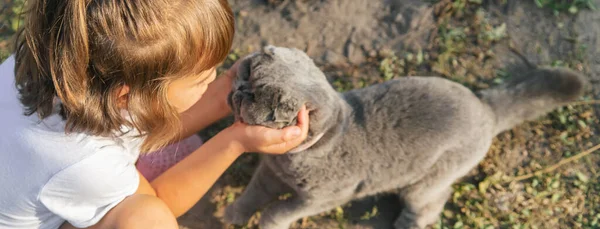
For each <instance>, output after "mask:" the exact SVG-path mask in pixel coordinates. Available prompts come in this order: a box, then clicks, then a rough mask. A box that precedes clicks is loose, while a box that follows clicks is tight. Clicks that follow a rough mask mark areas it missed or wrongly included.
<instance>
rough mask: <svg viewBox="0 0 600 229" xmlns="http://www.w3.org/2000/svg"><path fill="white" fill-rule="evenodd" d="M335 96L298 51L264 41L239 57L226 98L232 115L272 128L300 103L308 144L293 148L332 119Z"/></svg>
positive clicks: (311, 139)
mask: <svg viewBox="0 0 600 229" xmlns="http://www.w3.org/2000/svg"><path fill="white" fill-rule="evenodd" d="M337 99H339V97H338V96H337V93H336V92H335V90H334V89H333V88H332V87H331V85H330V84H329V82H328V81H327V79H326V77H325V75H324V74H323V72H322V71H321V70H320V69H319V68H317V66H315V64H314V62H313V61H312V60H311V59H310V58H309V57H308V56H307V55H306V54H305V53H304V52H302V51H300V50H297V49H289V48H280V47H274V46H267V47H265V48H264V49H263V51H262V52H260V53H256V54H253V55H251V56H249V57H247V58H245V59H244V60H242V61H241V63H240V65H239V69H238V74H237V78H236V79H235V80H234V82H233V87H232V91H231V93H230V94H229V98H228V102H229V105H230V106H231V108H232V110H233V114H234V116H235V118H236V120H241V121H243V122H244V123H247V124H250V125H262V126H267V127H270V128H278V129H280V128H283V127H287V126H291V125H295V124H296V122H297V120H296V119H297V114H298V112H299V110H300V108H301V107H302V105H306V107H307V109H308V110H309V111H310V113H309V116H310V122H309V136H308V138H307V140H306V142H305V143H307V144H309V145H308V146H307V145H303V146H301V147H299V148H297V150H295V151H298V149H300V150H302V149H305V148H308V147H310V145H312V144H314V143H315V142H316V141H317V140H318V138H320V136H322V134H324V132H325V131H326V130H327V128H328V127H330V126H331V122H332V121H333V122H335V118H336V117H333V116H334V115H335V111H336V109H339V107H336V106H337V105H336V104H338V103H336V102H335V101H336V100H337Z"/></svg>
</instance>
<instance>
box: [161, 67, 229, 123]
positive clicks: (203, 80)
mask: <svg viewBox="0 0 600 229" xmlns="http://www.w3.org/2000/svg"><path fill="white" fill-rule="evenodd" d="M216 76H217V72H216V69H215V68H211V69H209V70H206V71H204V72H202V73H200V75H196V76H190V77H183V78H179V79H176V80H173V81H171V83H170V84H169V87H168V89H167V100H168V101H169V103H170V104H171V106H174V107H175V109H176V110H177V112H179V113H182V112H184V111H186V110H187V109H189V108H190V107H192V105H194V104H195V103H196V102H198V100H200V98H201V97H202V95H203V94H204V92H206V88H207V87H208V84H210V83H211V82H212V81H214V80H215V78H216Z"/></svg>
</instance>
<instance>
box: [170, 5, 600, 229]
mask: <svg viewBox="0 0 600 229" xmlns="http://www.w3.org/2000/svg"><path fill="white" fill-rule="evenodd" d="M454 2H456V1H454ZM230 3H231V5H232V8H233V10H234V12H235V15H236V23H237V27H236V28H237V30H236V38H235V41H234V48H236V49H237V52H238V53H239V54H240V55H244V54H246V53H250V52H253V51H256V50H258V49H259V48H260V47H262V46H264V45H277V46H286V47H294V48H298V49H301V50H304V51H306V52H307V53H308V54H309V56H311V57H312V58H313V59H314V60H315V62H316V63H317V65H319V66H321V67H322V69H323V70H324V71H325V72H326V73H327V75H328V77H329V78H330V80H331V82H332V83H333V84H334V85H336V82H338V81H345V83H347V84H350V86H349V88H356V87H361V86H365V85H368V84H371V83H376V82H381V81H382V76H381V73H380V70H381V69H380V68H381V66H380V61H381V60H382V59H384V58H386V57H389V56H390V55H392V56H393V55H396V56H405V55H407V54H410V53H416V52H426V53H427V54H429V56H430V61H429V62H426V63H423V64H419V66H417V67H415V68H414V70H408V71H404V73H408V74H410V73H412V74H420V75H435V76H442V77H449V78H453V79H454V78H456V75H459V73H461V71H458V72H457V71H454V72H450V73H448V72H445V71H443V70H439V68H437V69H436V68H435V67H434V66H435V63H434V62H435V61H436V60H435V55H436V54H439V53H440V52H441V51H440V50H441V49H440V48H439V45H438V44H435V43H436V38H438V37H439V36H440V35H439V33H440V29H439V28H440V21H441V20H443V18H444V16H443V14H444V13H443V11H444V7H446V8H447V7H448V5H451V6H450V7H453V6H452V2H451V1H438V2H435V3H431V2H426V1H418V0H282V1H275V0H271V1H265V0H262V1H261V0H231V1H230ZM596 5H599V6H600V1H596ZM478 7H479V8H480V9H483V13H484V17H485V20H487V21H488V22H489V24H490V25H495V26H498V25H501V24H503V23H504V24H505V26H506V28H505V29H506V34H507V35H508V36H506V38H504V39H502V40H499V41H497V42H493V43H492V44H490V45H488V49H489V50H490V52H491V53H493V55H491V57H489V58H488V57H486V58H483V59H482V58H473V57H472V56H473V55H472V56H471V57H465V58H463V59H460V58H459V61H460V62H470V64H474V65H479V67H478V68H468V67H466V68H467V69H468V70H467V71H462V73H463V75H474V77H475V78H476V79H475V80H474V82H475V83H473V81H471V83H472V84H471V86H473V85H475V86H473V88H474V89H477V88H481V87H487V86H486V85H485V84H484V85H483V86H481V84H478V82H487V81H486V80H489V79H494V78H495V77H497V73H498V72H497V71H498V69H510V66H513V65H515V64H516V65H522V64H526V62H528V63H529V64H533V65H557V64H556V63H557V62H558V63H559V64H560V63H572V65H570V67H572V68H575V69H577V70H579V71H582V72H584V73H586V74H587V75H588V76H589V78H590V81H591V85H592V86H591V87H590V92H589V93H588V94H589V95H590V96H597V95H598V94H599V93H598V90H600V84H599V83H600V82H599V80H600V38H599V35H600V13H597V12H594V11H591V10H588V11H583V10H582V11H580V12H579V13H577V14H576V15H570V14H568V13H561V14H559V15H556V14H555V13H554V12H553V11H552V10H550V9H542V8H539V7H537V6H536V5H535V4H534V3H533V1H518V0H508V1H506V2H501V1H484V2H483V3H481V5H480V6H478ZM465 18H466V16H464V17H461V16H458V17H456V16H452V19H450V23H456V24H460V23H461V20H466V19H465ZM467 23H469V22H467ZM469 45H471V46H477V45H478V44H476V43H471V44H469ZM524 59H525V60H524ZM438 61H439V59H438ZM461 64H463V65H468V64H465V63H461ZM408 68H410V67H408ZM405 70H406V69H405ZM457 73H458V74H457ZM465 73H466V74H465ZM459 81H460V80H459ZM467 81H468V80H467ZM338 85H340V84H338ZM342 85H343V84H342ZM357 85H358V86H357ZM341 90H343V89H341ZM547 119H550V120H551V119H552V117H549V118H547ZM546 121H548V120H546ZM550 122H551V121H550ZM224 123H227V121H225V122H224ZM546 124H547V123H546ZM221 126H223V124H221ZM218 129H219V127H216V129H215V130H218ZM537 129H541V130H542V131H545V130H546V129H548V125H546V126H544V124H543V120H542V121H540V122H537V123H528V124H524V125H523V126H521V127H519V128H516V129H515V130H513V131H510V132H507V133H504V134H502V135H500V136H499V137H498V139H497V140H496V143H495V145H494V147H492V149H491V150H490V156H488V158H486V160H485V161H483V162H482V164H481V166H480V167H479V168H476V169H474V170H473V172H472V173H471V174H470V175H469V176H468V177H467V178H465V181H471V182H475V183H477V181H481V180H483V179H484V178H485V177H487V176H488V175H490V173H491V172H492V171H493V172H498V171H500V172H502V173H506V174H512V173H515V171H518V170H520V169H519V168H520V167H527V166H531V163H539V164H541V165H548V164H552V163H554V162H556V161H558V160H560V159H561V157H562V154H560V153H558V154H552V153H549V151H551V150H556V149H552V148H551V147H552V141H551V140H548V139H551V138H552V137H553V136H552V135H553V134H560V131H558V132H554V133H553V132H552V131H550V132H551V133H547V134H543V135H540V134H536V132H535V130H537ZM215 130H213V133H214V131H215ZM590 132H591V133H590V134H591V135H593V132H595V127H594V128H592V129H591V130H590ZM209 136H210V134H208V135H207V136H205V137H209ZM536 141H537V142H536ZM582 141H583V142H582V143H581V144H580V145H578V147H580V148H585V147H586V146H589V145H590V144H591V142H596V141H597V140H596V138H593V137H590V138H586V139H584V140H582ZM558 149H559V150H561V149H563V148H561V146H559V147H558ZM240 161H241V162H238V163H236V165H237V168H233V169H230V171H228V173H227V174H225V175H224V176H223V177H222V179H221V180H220V182H219V183H218V184H217V185H215V187H214V188H213V189H212V190H213V191H212V192H211V194H210V195H207V196H206V197H205V198H204V199H203V200H202V201H201V202H200V203H199V204H198V205H197V206H196V207H195V208H194V209H193V210H192V211H190V212H189V213H188V214H187V215H185V216H183V217H182V218H181V220H180V222H181V224H182V225H183V226H182V228H232V226H230V225H225V224H223V223H222V221H221V217H222V214H223V209H224V207H225V205H226V204H227V202H230V201H231V200H232V199H233V198H235V195H238V194H239V193H240V192H241V191H242V190H243V186H244V185H245V184H246V183H247V182H248V180H249V178H250V176H251V172H252V171H253V168H254V166H255V165H256V164H257V162H258V159H257V158H256V157H255V156H246V157H244V158H241V159H240ZM591 161H593V162H592V163H591V165H592V166H595V167H600V166H599V164H598V163H597V157H596V156H595V157H594V159H592V160H591ZM589 165H590V163H588V164H587V165H583V164H580V165H577V164H576V165H573V167H585V166H589ZM234 167H235V165H234ZM571 169H572V168H571ZM516 173H518V172H516ZM591 176H593V175H591ZM514 195H518V194H513V196H514ZM224 196H225V197H224ZM228 198H229V199H230V200H224V199H228ZM486 198H488V199H490V200H493V201H495V202H502V199H503V198H504V199H506V198H507V197H506V193H501V192H498V193H497V195H495V196H494V195H488V196H487V197H486ZM500 205H501V204H500ZM460 206H461V204H457V203H449V204H448V205H447V207H446V209H447V211H450V212H455V213H456V214H461V212H464V211H461V210H459V209H456V208H457V207H460ZM374 209H376V211H377V214H374V215H375V216H373V217H367V218H369V219H365V217H363V216H365V213H369V212H373V210H374ZM401 209H402V208H401V203H400V200H399V199H398V198H397V197H396V196H394V195H381V196H376V197H372V198H367V199H364V200H357V201H355V202H352V203H351V204H349V205H347V206H344V208H340V209H338V210H334V211H333V212H330V213H324V214H322V215H320V216H315V217H310V218H309V219H305V220H302V221H300V222H298V223H296V225H294V226H293V228H392V222H393V220H394V219H395V217H396V216H397V215H398V213H399V212H400V211H401ZM209 213H210V214H209ZM340 214H341V215H342V216H341V217H339V216H340ZM445 214H447V213H445ZM336 215H337V216H336ZM450 215H452V213H450ZM361 218H362V219H361ZM449 218H452V217H449ZM251 221H252V222H250V223H249V224H248V225H246V226H245V227H244V228H246V227H248V228H252V227H256V221H257V219H256V218H253V220H251ZM442 221H448V222H450V223H454V222H456V220H451V219H450V220H442ZM562 223H564V222H560V223H556V224H553V226H554V228H567V227H568V228H570V227H571V226H567V225H566V224H564V225H563V224H562ZM498 225H500V224H498ZM533 225H535V224H533ZM538 225H542V224H541V223H540V224H538ZM446 226H447V225H445V226H442V227H446ZM450 226H452V224H450ZM467 228H468V227H467Z"/></svg>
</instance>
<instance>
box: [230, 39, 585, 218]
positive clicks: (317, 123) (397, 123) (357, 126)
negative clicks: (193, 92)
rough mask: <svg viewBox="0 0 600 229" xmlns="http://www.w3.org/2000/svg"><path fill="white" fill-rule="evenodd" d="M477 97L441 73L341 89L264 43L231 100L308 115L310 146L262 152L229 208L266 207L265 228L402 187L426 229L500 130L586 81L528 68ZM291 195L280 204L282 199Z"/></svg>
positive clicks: (288, 120)
mask: <svg viewBox="0 0 600 229" xmlns="http://www.w3.org/2000/svg"><path fill="white" fill-rule="evenodd" d="M522 73H523V75H522V76H517V77H515V78H514V79H512V80H511V81H509V82H507V83H505V84H504V85H501V86H499V87H497V88H493V89H488V90H483V91H481V92H479V93H478V95H476V94H474V93H473V92H471V91H470V90H469V89H467V88H466V87H464V86H462V85H460V84H458V83H454V82H451V81H449V80H446V79H443V78H438V77H406V78H402V79H398V80H391V81H388V82H385V83H382V84H377V85H373V86H370V87H367V88H364V89H357V90H352V91H349V92H346V93H343V94H340V93H337V92H336V91H335V90H334V89H333V88H332V87H331V86H330V85H329V83H328V81H327V80H326V77H325V75H324V74H323V73H322V72H321V71H320V70H319V69H318V68H317V67H316V66H315V65H314V63H313V62H312V60H311V59H310V58H309V57H308V56H306V54H305V53H303V52H301V51H299V50H296V49H287V48H277V47H272V46H269V47H266V48H265V49H264V50H263V52H262V53H259V54H256V55H253V56H251V57H249V58H248V59H246V60H244V61H243V62H242V65H241V68H240V71H239V74H238V80H237V81H236V82H235V88H234V90H233V91H232V93H231V95H230V98H229V101H230V105H231V106H232V109H233V111H234V115H235V117H236V118H237V119H241V120H243V121H244V122H247V123H249V124H255V125H264V126H269V127H274V128H282V127H285V126H289V125H293V124H295V123H296V119H295V117H296V114H297V112H298V110H299V108H300V106H301V105H302V104H307V107H308V109H309V110H311V113H310V128H309V130H310V132H309V139H307V141H306V142H310V141H311V138H313V137H315V136H317V135H319V134H321V133H323V134H324V135H323V137H322V138H321V139H319V140H318V141H317V142H316V143H315V144H314V145H312V146H311V147H310V148H308V149H307V150H304V151H302V152H298V153H288V154H285V155H278V156H264V157H263V159H262V161H261V164H260V166H259V167H258V169H257V171H256V173H255V174H254V176H253V177H252V180H251V181H250V184H249V185H248V187H247V188H246V190H245V191H244V193H243V194H242V195H241V197H239V198H238V199H237V200H236V201H235V202H234V203H233V204H232V205H231V206H229V207H228V208H227V209H226V214H225V219H226V221H228V222H230V223H234V224H242V223H244V222H246V221H247V220H248V219H249V218H250V217H251V216H252V215H253V214H254V213H255V212H256V211H257V210H259V209H263V207H266V208H264V209H263V212H262V217H261V220H260V226H261V228H263V229H283V228H288V227H289V225H290V224H291V223H292V222H295V221H296V220H298V219H300V218H302V217H305V216H310V215H315V214H318V213H320V212H323V211H327V210H329V209H332V208H334V207H336V206H339V205H342V204H344V203H346V202H348V201H350V200H352V199H356V198H361V197H365V196H368V195H374V194H377V193H382V192H387V191H393V190H400V193H401V198H402V199H403V200H404V201H405V203H406V207H407V208H405V209H404V210H403V211H402V213H401V214H400V216H399V217H398V218H397V220H396V223H395V228H397V229H401V228H411V229H413V228H424V227H425V226H427V225H429V224H431V223H433V222H435V221H436V219H437V218H438V216H439V213H440V212H441V210H442V209H443V206H444V204H445V202H446V200H447V198H448V197H449V195H450V193H451V185H452V183H453V182H454V181H455V180H456V179H458V178H460V177H462V176H464V175H465V174H466V173H467V172H468V171H469V170H471V169H472V168H473V167H475V166H476V165H477V164H478V163H479V161H480V160H481V159H483V157H484V156H485V154H486V152H487V151H488V149H489V147H490V144H491V142H492V138H493V137H494V136H495V135H496V134H498V133H499V132H501V131H504V130H507V129H510V128H512V127H513V126H514V125H517V124H518V123H521V122H523V121H526V120H531V119H534V118H536V117H538V116H540V115H543V114H544V113H546V112H548V111H550V110H552V109H554V108H557V107H559V106H561V105H564V104H565V103H568V102H570V101H573V100H575V99H577V98H578V97H579V96H580V95H581V94H582V92H583V90H584V86H585V84H586V80H585V78H584V77H582V76H581V75H579V74H577V73H575V72H573V71H570V70H566V69H558V68H552V69H550V68H544V69H534V70H528V71H522ZM287 192H292V193H293V194H292V197H290V198H288V199H286V200H278V198H277V197H278V195H281V194H284V193H287Z"/></svg>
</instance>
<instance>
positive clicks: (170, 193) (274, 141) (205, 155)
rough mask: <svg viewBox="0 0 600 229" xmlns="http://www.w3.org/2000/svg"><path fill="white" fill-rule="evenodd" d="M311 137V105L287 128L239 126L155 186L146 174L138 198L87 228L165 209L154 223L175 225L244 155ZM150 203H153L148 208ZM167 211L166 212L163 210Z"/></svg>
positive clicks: (279, 149)
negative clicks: (140, 212) (295, 122)
mask: <svg viewBox="0 0 600 229" xmlns="http://www.w3.org/2000/svg"><path fill="white" fill-rule="evenodd" d="M307 135H308V112H307V111H306V108H305V107H303V108H302V109H301V111H300V113H299V117H298V125H297V126H293V127H287V128H284V129H282V130H275V129H269V128H266V127H261V126H248V125H245V124H242V123H239V122H238V123H235V124H234V125H232V126H231V127H229V128H227V129H225V130H223V131H221V132H220V133H219V134H217V135H216V136H215V137H213V138H212V139H210V140H209V141H207V142H206V143H205V144H204V145H202V146H201V147H200V148H199V149H197V150H196V151H194V152H193V153H192V154H190V155H189V156H187V157H186V158H185V159H183V160H182V161H181V162H179V163H177V164H176V165H175V166H173V167H171V168H170V169H169V170H167V171H166V172H165V173H163V174H162V175H161V176H159V177H158V178H156V179H155V180H154V181H152V183H148V181H147V180H146V179H145V178H144V177H143V176H142V175H141V174H140V175H139V179H140V180H139V186H138V189H137V191H136V192H135V194H134V195H132V196H129V197H127V198H125V200H123V201H122V202H121V203H119V204H118V205H117V206H116V207H114V208H113V209H112V210H110V211H109V212H108V213H107V214H106V215H105V216H104V217H103V218H102V220H100V222H98V223H97V224H96V225H94V226H91V227H88V228H87V229H104V228H123V227H125V228H126V226H122V225H123V224H125V225H131V224H136V223H137V224H139V222H135V220H133V219H132V217H133V218H135V217H134V216H133V215H136V212H138V214H137V215H138V216H139V211H140V210H142V211H144V210H148V211H150V212H152V213H154V214H156V211H160V214H159V215H162V216H163V217H162V218H161V219H156V218H155V219H154V221H162V222H160V223H163V224H164V223H166V224H169V225H175V224H176V222H170V221H173V220H174V219H175V218H176V217H179V216H181V215H182V214H183V213H185V212H186V211H188V210H189V209H190V208H191V207H192V206H193V205H194V204H196V202H198V200H200V198H202V196H204V195H205V194H206V192H207V191H208V190H209V188H210V187H211V186H212V185H213V184H214V183H215V182H216V180H217V179H218V178H219V177H220V176H221V174H223V172H225V170H226V169H227V167H229V166H230V165H231V164H232V163H233V161H234V160H235V159H236V158H237V157H238V156H240V155H241V154H242V153H243V152H263V153H271V154H282V153H285V152H287V151H289V150H291V149H293V148H294V147H296V146H298V145H300V143H302V141H304V140H305V139H306V136H307ZM149 203H151V204H150V205H148V204H149ZM163 209H164V211H166V212H162V211H163ZM132 214H133V215H132ZM165 215H172V216H174V217H169V216H165ZM130 216H131V217H130ZM145 217H147V216H145ZM145 217H142V218H145ZM145 219H146V221H147V220H148V219H147V218H145ZM146 223H152V222H146ZM138 226H139V225H138ZM74 228H75V227H73V226H72V225H71V224H69V223H67V222H65V223H64V224H63V225H62V226H61V227H60V229H74ZM137 228H139V227H137ZM142 228H143V227H142ZM162 228H166V227H162ZM174 228H176V227H174Z"/></svg>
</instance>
